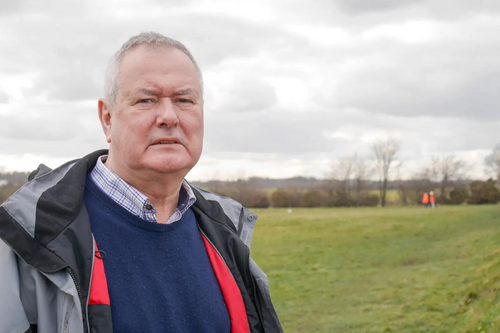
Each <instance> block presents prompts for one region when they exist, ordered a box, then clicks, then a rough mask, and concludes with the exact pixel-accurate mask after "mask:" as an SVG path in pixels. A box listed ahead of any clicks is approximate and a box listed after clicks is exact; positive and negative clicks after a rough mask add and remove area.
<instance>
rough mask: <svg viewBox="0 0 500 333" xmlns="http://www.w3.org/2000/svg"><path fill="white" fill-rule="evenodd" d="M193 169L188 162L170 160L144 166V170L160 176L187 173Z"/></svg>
mask: <svg viewBox="0 0 500 333" xmlns="http://www.w3.org/2000/svg"><path fill="white" fill-rule="evenodd" d="M193 167H194V164H193V163H189V162H188V161H178V160H177V161H176V160H172V159H168V160H164V161H161V160H160V161H154V162H153V163H148V164H147V165H146V169H150V170H153V171H155V172H157V173H162V174H170V173H178V172H181V173H182V172H184V173H186V174H187V173H188V172H189V170H191V169H192V168H193Z"/></svg>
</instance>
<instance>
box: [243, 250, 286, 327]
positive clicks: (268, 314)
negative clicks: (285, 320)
mask: <svg viewBox="0 0 500 333" xmlns="http://www.w3.org/2000/svg"><path fill="white" fill-rule="evenodd" d="M250 271H251V272H252V275H253V276H254V278H255V281H256V282H257V287H258V291H259V293H260V295H259V296H260V297H259V298H260V304H261V307H262V310H263V311H262V315H263V320H264V330H265V331H266V332H272V333H283V328H282V327H281V323H280V320H279V318H278V315H277V314H276V310H275V309H274V305H273V302H272V301H271V293H270V291H269V281H268V279H267V275H266V274H265V273H264V271H262V270H261V269H260V268H259V266H257V264H256V263H255V261H253V259H252V258H250Z"/></svg>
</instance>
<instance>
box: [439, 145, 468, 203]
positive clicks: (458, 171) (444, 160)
mask: <svg viewBox="0 0 500 333" xmlns="http://www.w3.org/2000/svg"><path fill="white" fill-rule="evenodd" d="M469 170H470V166H469V165H468V164H467V163H466V162H465V161H464V160H462V159H459V158H458V157H456V156H455V155H445V156H441V157H437V156H434V157H432V158H431V166H430V170H429V171H430V173H431V177H432V179H433V180H434V181H435V183H437V184H439V188H440V190H441V194H440V199H439V202H440V203H441V204H444V203H445V202H446V198H447V188H448V187H449V186H450V185H451V184H452V183H453V182H454V181H457V180H460V179H463V178H464V177H465V176H466V175H467V173H468V171H469Z"/></svg>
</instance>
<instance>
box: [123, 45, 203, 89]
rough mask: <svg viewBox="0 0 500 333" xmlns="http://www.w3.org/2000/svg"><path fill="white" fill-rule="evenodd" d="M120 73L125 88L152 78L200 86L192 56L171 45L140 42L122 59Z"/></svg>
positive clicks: (156, 82) (156, 83)
mask: <svg viewBox="0 0 500 333" xmlns="http://www.w3.org/2000/svg"><path fill="white" fill-rule="evenodd" d="M120 77H121V80H122V88H125V87H127V86H130V85H134V86H135V85H137V84H144V83H145V82H152V83H154V84H155V85H169V84H176V85H183V86H190V87H191V88H193V89H196V90H200V82H199V73H198V71H197V69H196V67H195V65H194V64H193V62H192V61H191V59H189V57H188V56H187V55H186V54H184V53H183V52H182V51H180V50H178V49H176V48H171V47H147V46H139V47H136V48H134V49H132V50H130V51H129V52H127V53H126V54H125V56H124V57H123V59H122V61H121V64H120Z"/></svg>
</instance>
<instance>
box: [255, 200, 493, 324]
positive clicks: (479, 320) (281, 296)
mask: <svg viewBox="0 0 500 333" xmlns="http://www.w3.org/2000/svg"><path fill="white" fill-rule="evenodd" d="M255 212H256V213H257V214H259V221H258V223H257V227H256V229H255V234H254V239H253V245H252V257H253V258H254V259H255V261H256V262H257V263H258V264H259V265H260V266H261V267H262V268H263V269H264V270H265V271H266V273H267V275H268V277H269V280H270V284H271V294H272V297H273V301H274V303H275V306H276V310H277V312H278V315H279V317H280V319H281V321H282V324H283V326H284V329H285V332H287V333H289V332H363V333H365V332H479V331H484V332H499V333H500V297H499V292H498V291H499V288H500V205H496V206H455V207H451V206H448V207H439V208H438V209H435V210H431V209H425V208H422V207H411V208H404V207H386V208H360V209H353V208H336V209H335V208H333V209H327V208H325V209H322V208H316V209H294V210H293V212H292V213H290V214H289V213H287V211H286V209H269V210H255Z"/></svg>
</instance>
